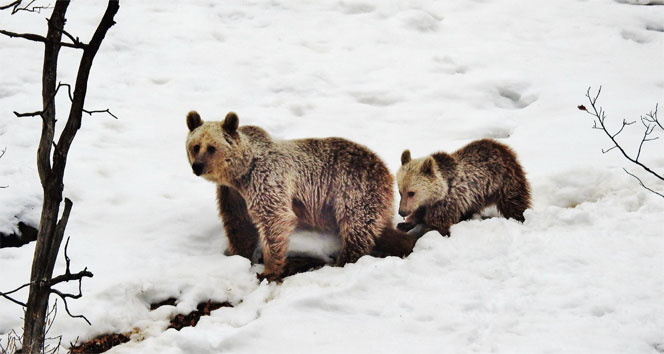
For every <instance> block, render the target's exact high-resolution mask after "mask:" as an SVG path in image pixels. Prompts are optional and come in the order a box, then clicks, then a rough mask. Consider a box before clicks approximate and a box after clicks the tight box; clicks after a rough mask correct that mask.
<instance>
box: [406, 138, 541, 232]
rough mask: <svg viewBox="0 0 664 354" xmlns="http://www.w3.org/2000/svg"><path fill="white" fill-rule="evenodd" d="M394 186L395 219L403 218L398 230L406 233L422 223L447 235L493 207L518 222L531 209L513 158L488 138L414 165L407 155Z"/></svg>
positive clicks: (519, 166)
mask: <svg viewBox="0 0 664 354" xmlns="http://www.w3.org/2000/svg"><path fill="white" fill-rule="evenodd" d="M397 184H398V186H399V193H400V194H401V201H400V203H399V214H400V215H402V216H407V218H406V222H405V223H402V224H399V228H400V229H401V230H405V231H407V230H409V229H411V228H413V227H414V226H415V225H417V224H420V223H423V224H425V225H426V226H427V227H428V228H429V229H435V230H438V232H440V233H441V234H442V235H448V234H449V228H450V226H452V225H453V224H455V223H457V222H459V221H461V220H464V219H467V218H469V217H471V216H472V215H473V214H474V213H477V212H479V211H481V210H482V209H483V208H485V207H486V206H489V205H492V204H495V205H496V206H497V208H498V211H499V212H500V213H501V214H502V215H503V216H504V217H506V218H514V219H516V220H518V221H522V222H523V221H524V217H523V212H524V211H525V210H526V209H527V208H528V207H529V206H530V187H529V186H528V181H527V180H526V176H525V172H524V171H523V168H522V167H521V165H520V164H519V162H518V160H517V158H516V154H515V153H514V152H513V151H512V150H511V149H510V148H509V147H507V146H506V145H503V144H501V143H499V142H497V141H494V140H491V139H483V140H477V141H474V142H472V143H470V144H468V145H466V146H464V147H462V148H461V149H459V150H457V151H455V152H454V153H452V154H447V153H444V152H438V153H435V154H432V155H430V156H427V157H425V158H420V159H414V160H413V159H411V157H410V151H408V150H406V151H404V152H403V154H402V155H401V167H400V168H399V171H398V172H397Z"/></svg>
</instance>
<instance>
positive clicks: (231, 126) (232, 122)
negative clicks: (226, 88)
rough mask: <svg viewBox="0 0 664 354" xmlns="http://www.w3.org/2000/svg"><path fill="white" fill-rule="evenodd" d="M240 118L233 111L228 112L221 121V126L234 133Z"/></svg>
mask: <svg viewBox="0 0 664 354" xmlns="http://www.w3.org/2000/svg"><path fill="white" fill-rule="evenodd" d="M239 124H240V120H239V119H238V117H237V114H235V113H234V112H228V114H227V115H226V118H225V119H224V121H223V122H222V123H221V127H222V128H223V129H224V130H225V131H226V132H228V133H234V132H235V131H236V130H237V127H238V125H239Z"/></svg>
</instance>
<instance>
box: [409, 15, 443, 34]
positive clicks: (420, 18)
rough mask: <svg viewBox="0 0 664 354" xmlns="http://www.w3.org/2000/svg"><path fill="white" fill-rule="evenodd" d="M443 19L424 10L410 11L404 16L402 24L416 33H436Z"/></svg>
mask: <svg viewBox="0 0 664 354" xmlns="http://www.w3.org/2000/svg"><path fill="white" fill-rule="evenodd" d="M442 20H443V19H442V18H441V17H439V16H436V15H435V14H432V13H430V12H428V11H424V10H412V11H409V12H408V13H407V14H406V15H405V19H404V24H405V25H406V27H407V28H409V29H412V30H415V31H418V32H423V33H427V32H436V31H438V28H439V27H440V21H442Z"/></svg>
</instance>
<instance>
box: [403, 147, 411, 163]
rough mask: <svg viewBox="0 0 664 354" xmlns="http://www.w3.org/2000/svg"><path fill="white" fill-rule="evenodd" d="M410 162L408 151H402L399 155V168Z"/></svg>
mask: <svg viewBox="0 0 664 354" xmlns="http://www.w3.org/2000/svg"><path fill="white" fill-rule="evenodd" d="M409 162H410V150H404V151H403V152H402V153H401V166H403V165H405V164H407V163H409Z"/></svg>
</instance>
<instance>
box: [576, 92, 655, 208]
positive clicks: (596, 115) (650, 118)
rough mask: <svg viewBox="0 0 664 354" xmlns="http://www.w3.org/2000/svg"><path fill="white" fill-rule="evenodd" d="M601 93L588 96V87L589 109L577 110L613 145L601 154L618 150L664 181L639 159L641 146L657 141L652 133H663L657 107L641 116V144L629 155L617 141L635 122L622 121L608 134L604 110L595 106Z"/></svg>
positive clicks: (629, 173) (583, 107) (653, 191)
mask: <svg viewBox="0 0 664 354" xmlns="http://www.w3.org/2000/svg"><path fill="white" fill-rule="evenodd" d="M601 92H602V87H601V86H600V88H599V89H598V90H597V94H596V95H595V96H594V97H593V96H592V95H591V94H590V87H589V88H588V91H586V98H588V101H589V103H590V109H588V108H586V107H585V106H584V105H580V106H579V107H578V108H579V109H580V110H582V111H585V112H586V113H588V114H590V115H591V116H593V129H598V130H601V131H603V132H604V133H605V134H606V136H608V137H609V139H610V140H611V143H612V144H613V145H612V146H611V147H609V148H608V149H602V153H607V152H609V151H611V150H613V149H618V150H619V151H620V153H621V154H622V155H623V156H624V157H625V158H626V159H627V160H628V161H629V162H631V163H632V164H634V165H637V166H639V167H641V168H642V169H643V170H645V171H646V172H647V173H648V174H650V175H652V176H654V177H655V178H657V179H659V180H660V181H664V177H662V175H661V174H660V173H657V172H655V171H654V170H653V169H652V168H650V167H649V166H648V165H646V164H644V163H643V162H641V161H640V160H639V159H640V158H641V151H642V149H643V146H644V144H645V143H647V142H650V141H654V140H657V139H659V136H653V132H654V131H655V130H656V129H657V128H659V130H662V131H664V127H662V123H661V122H660V121H659V119H658V117H657V109H658V105H655V110H654V111H650V112H649V113H647V114H646V115H645V116H641V125H643V128H644V130H643V136H642V137H641V142H640V143H639V148H638V150H637V151H636V154H635V155H634V154H629V153H628V152H627V151H626V148H625V147H624V146H622V145H620V143H619V142H618V141H617V137H618V135H620V133H622V132H623V130H624V129H625V127H627V126H630V125H632V124H635V123H636V121H629V122H628V121H627V120H626V119H623V121H622V126H621V127H620V129H618V131H616V132H615V133H610V132H609V131H608V129H607V128H606V124H605V121H606V113H605V112H604V109H602V107H598V106H597V100H598V99H599V94H600V93H601ZM623 170H624V171H625V172H626V173H627V174H628V175H630V176H632V177H634V178H635V179H636V180H637V181H638V182H639V184H640V185H641V187H643V188H645V189H646V190H648V191H650V192H652V193H654V194H656V195H658V196H660V197H662V198H664V194H662V193H659V192H657V191H655V190H653V189H651V188H649V187H648V186H646V185H645V184H644V183H643V181H642V180H641V179H640V178H639V177H638V176H637V175H636V174H634V173H631V172H629V171H627V169H625V168H623Z"/></svg>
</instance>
